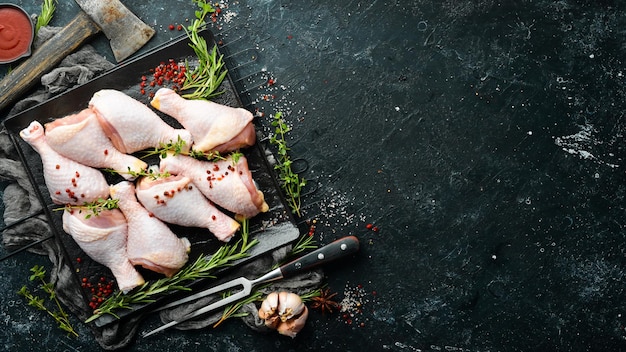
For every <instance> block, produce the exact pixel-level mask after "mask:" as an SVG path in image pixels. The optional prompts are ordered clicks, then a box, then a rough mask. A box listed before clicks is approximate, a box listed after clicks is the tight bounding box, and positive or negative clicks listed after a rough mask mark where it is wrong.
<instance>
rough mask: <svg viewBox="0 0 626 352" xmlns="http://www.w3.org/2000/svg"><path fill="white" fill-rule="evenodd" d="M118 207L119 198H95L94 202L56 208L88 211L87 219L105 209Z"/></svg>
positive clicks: (57, 209)
mask: <svg viewBox="0 0 626 352" xmlns="http://www.w3.org/2000/svg"><path fill="white" fill-rule="evenodd" d="M117 208H119V205H118V199H111V198H107V199H104V198H98V199H97V200H94V201H93V202H87V203H83V205H72V204H67V205H65V207H63V208H56V209H54V210H55V211H59V210H67V211H73V210H74V211H75V210H77V211H78V212H79V213H82V212H83V211H84V212H85V213H86V214H85V219H89V218H91V217H92V216H98V215H100V213H101V212H103V211H105V210H112V209H117Z"/></svg>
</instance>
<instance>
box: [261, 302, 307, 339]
mask: <svg viewBox="0 0 626 352" xmlns="http://www.w3.org/2000/svg"><path fill="white" fill-rule="evenodd" d="M308 316H309V310H308V309H307V307H306V306H305V305H304V303H303V302H302V299H301V298H300V296H298V295H297V294H295V293H291V292H285V291H282V292H272V293H270V294H269V295H268V296H267V297H266V298H265V300H263V303H261V308H259V318H261V319H263V320H265V325H266V326H267V327H269V328H272V329H276V330H277V331H278V333H280V334H282V335H286V336H290V337H292V338H293V337H295V336H296V334H297V333H298V332H299V331H300V330H302V328H303V327H304V324H305V323H306V319H307V317H308Z"/></svg>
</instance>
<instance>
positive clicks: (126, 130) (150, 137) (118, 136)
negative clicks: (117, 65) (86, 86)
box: [89, 89, 192, 154]
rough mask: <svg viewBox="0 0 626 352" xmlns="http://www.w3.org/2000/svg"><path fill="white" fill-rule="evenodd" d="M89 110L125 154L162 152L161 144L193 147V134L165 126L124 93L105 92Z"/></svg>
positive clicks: (99, 92) (159, 119)
mask: <svg viewBox="0 0 626 352" xmlns="http://www.w3.org/2000/svg"><path fill="white" fill-rule="evenodd" d="M89 108H90V109H92V110H93V111H94V112H95V113H96V116H97V117H98V122H100V126H102V129H103V130H104V133H105V134H106V135H107V136H108V137H109V138H110V139H111V142H113V145H114V146H115V147H116V148H117V149H118V150H119V151H121V152H122V153H126V154H130V153H134V152H136V151H140V150H144V149H148V148H158V147H159V146H160V145H161V144H167V143H175V142H177V141H178V140H179V138H180V139H181V140H183V141H184V142H185V146H186V148H187V149H186V150H184V151H188V150H189V147H190V146H191V144H192V140H191V134H190V133H189V132H188V131H187V130H184V129H175V128H174V127H172V126H170V125H168V124H167V123H165V122H164V121H163V120H162V119H161V118H160V117H159V116H158V115H157V114H156V113H155V112H154V111H152V110H151V109H150V108H149V107H148V106H146V105H144V104H142V103H141V102H139V101H137V100H135V99H133V98H131V97H130V96H128V95H126V94H124V93H123V92H120V91H117V90H113V89H103V90H100V91H98V92H96V93H95V94H94V95H93V97H92V98H91V100H90V101H89Z"/></svg>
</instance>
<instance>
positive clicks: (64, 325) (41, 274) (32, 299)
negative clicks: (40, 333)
mask: <svg viewBox="0 0 626 352" xmlns="http://www.w3.org/2000/svg"><path fill="white" fill-rule="evenodd" d="M30 271H31V272H32V273H33V274H32V275H31V276H30V277H29V280H30V281H39V288H40V289H41V290H43V292H45V293H47V294H48V295H49V300H50V301H51V302H54V305H55V306H56V309H55V310H50V309H48V307H46V306H45V304H44V303H45V300H44V299H43V298H39V297H37V296H35V295H34V294H33V293H32V292H31V291H30V290H28V288H27V287H26V286H22V288H21V289H20V290H19V291H18V292H17V293H18V294H19V295H20V296H24V297H26V299H27V300H28V305H29V306H31V307H35V308H37V309H39V310H41V311H44V312H46V313H47V314H48V315H50V316H51V317H52V318H54V320H55V321H56V322H57V323H58V324H59V328H60V329H61V330H63V331H65V332H67V333H68V334H70V335H72V336H74V337H78V333H77V332H76V330H74V327H72V323H71V322H70V317H69V315H68V314H67V313H66V312H65V310H64V309H63V307H62V306H61V302H59V299H58V298H57V296H56V292H55V291H54V285H52V283H50V282H47V281H46V279H45V275H46V271H45V270H44V268H43V267H42V266H40V265H35V266H34V267H32V268H31V269H30Z"/></svg>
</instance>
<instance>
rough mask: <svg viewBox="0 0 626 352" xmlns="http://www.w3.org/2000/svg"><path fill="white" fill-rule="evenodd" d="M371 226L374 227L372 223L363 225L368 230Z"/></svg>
mask: <svg viewBox="0 0 626 352" xmlns="http://www.w3.org/2000/svg"><path fill="white" fill-rule="evenodd" d="M372 227H374V225H372V224H367V225H365V228H366V229H368V230H371V229H372Z"/></svg>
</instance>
